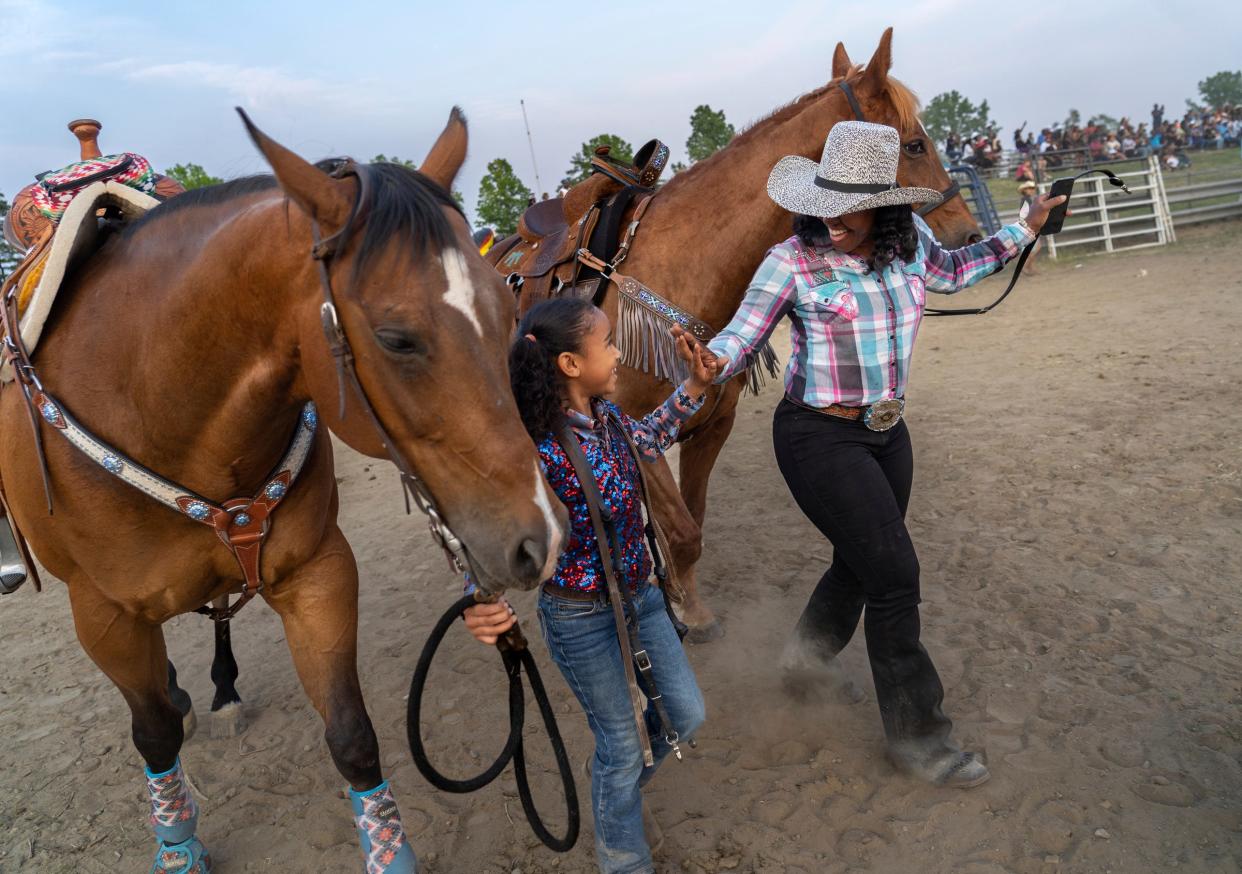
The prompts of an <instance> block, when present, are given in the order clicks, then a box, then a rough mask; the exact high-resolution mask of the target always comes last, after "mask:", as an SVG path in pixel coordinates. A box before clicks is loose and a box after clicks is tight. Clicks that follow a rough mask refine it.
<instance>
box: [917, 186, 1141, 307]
mask: <svg viewBox="0 0 1242 874" xmlns="http://www.w3.org/2000/svg"><path fill="white" fill-rule="evenodd" d="M1091 173H1103V174H1104V175H1105V176H1107V177H1108V182H1109V184H1110V185H1115V186H1116V187H1118V188H1120V189H1121V190H1122V191H1124V192H1126V194H1129V193H1130V189H1129V188H1126V183H1125V182H1124V181H1123V180H1122V179H1121V177H1120V176H1118V175H1117V174H1116V173H1114V172H1113V171H1112V170H1105V169H1104V168H1103V167H1096V168H1093V169H1091V170H1084V171H1083V172H1081V173H1079V174H1078V175H1077V176H1075V177H1074V180H1075V181H1077V180H1079V179H1081V178H1082V177H1084V176H1087V175H1089V174H1091ZM1067 205H1068V204H1067ZM1041 236H1043V234H1042V229H1041V233H1039V234H1036V235H1035V239H1034V240H1032V241H1031V242H1030V243H1028V244H1027V245H1026V247H1025V248H1023V250H1022V254H1021V255H1019V256H1018V263H1017V264H1016V265H1015V266H1014V268H1013V276H1011V277H1010V279H1009V285H1008V286H1007V287H1006V288H1005V291H1004V292H1003V293H1002V294H1001V296H1000V297H998V298H997V299H996V300H994V301H992V302H991V303H990V304H988V305H987V306H985V307H964V308H962V309H939V308H936V307H924V308H923V315H925V316H981V315H983V314H984V313H986V312H988V311H989V310H993V309H995V308H996V307H997V306H999V305H1000V302H1001V301H1003V300H1004V299H1005V298H1007V297H1009V292H1011V291H1013V287H1014V286H1015V285H1017V284H1018V277H1019V276H1021V275H1022V268H1023V266H1025V264H1026V259H1027V258H1029V257H1030V255H1031V252H1032V251H1033V250H1034V248H1035V244H1036V243H1038V242H1039V238H1040V237H1041ZM1004 269H1005V265H1004V264H1001V265H1000V266H999V267H997V268H996V271H995V272H996V273H999V272H1000V271H1002V270H1004Z"/></svg>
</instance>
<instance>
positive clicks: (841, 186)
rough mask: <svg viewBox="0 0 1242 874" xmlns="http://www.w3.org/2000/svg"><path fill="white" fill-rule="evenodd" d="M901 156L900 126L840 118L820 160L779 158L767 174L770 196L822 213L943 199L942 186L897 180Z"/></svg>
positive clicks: (802, 210)
mask: <svg viewBox="0 0 1242 874" xmlns="http://www.w3.org/2000/svg"><path fill="white" fill-rule="evenodd" d="M900 156H901V140H900V138H899V137H898V136H897V131H896V129H894V128H891V127H888V126H887V125H883V124H872V123H871V122H867V121H841V122H837V123H836V124H835V125H833V127H832V130H830V131H829V132H828V140H827V142H825V143H824V156H823V157H822V158H821V159H820V161H819V163H818V164H816V163H815V162H814V161H812V160H811V159H810V158H803V157H802V156H801V155H789V156H787V157H784V158H781V159H780V160H779V161H777V162H776V166H775V167H773V168H772V173H771V175H770V176H768V196H769V197H771V198H772V199H773V200H774V201H776V202H777V203H778V204H779V205H781V206H783V207H784V208H785V209H787V210H789V211H790V212H796V213H800V214H802V215H812V216H817V217H819V218H835V217H836V216H839V215H845V214H846V213H847V212H861V211H862V210H864V209H874V208H876V207H878V206H896V205H898V204H903V203H939V202H940V194H939V192H936V191H933V190H932V189H930V188H902V187H901V186H899V185H898V184H897V159H898V158H899V157H900Z"/></svg>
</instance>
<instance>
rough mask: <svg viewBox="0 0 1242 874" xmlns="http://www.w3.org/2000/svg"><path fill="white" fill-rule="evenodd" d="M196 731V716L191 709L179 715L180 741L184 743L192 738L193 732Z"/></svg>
mask: <svg viewBox="0 0 1242 874" xmlns="http://www.w3.org/2000/svg"><path fill="white" fill-rule="evenodd" d="M197 729H198V716H196V715H195V713H194V708H193V707H191V708H190V709H189V710H187V711H186V712H185V713H183V714H182V715H181V741H182V743H184V742H185V741H187V740H189V739H190V738H192V737H193V736H194V732H195V731H196V730H197Z"/></svg>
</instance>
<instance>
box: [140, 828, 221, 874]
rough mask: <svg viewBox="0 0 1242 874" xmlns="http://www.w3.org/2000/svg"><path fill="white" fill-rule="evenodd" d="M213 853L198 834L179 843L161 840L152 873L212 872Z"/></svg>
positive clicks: (186, 873)
mask: <svg viewBox="0 0 1242 874" xmlns="http://www.w3.org/2000/svg"><path fill="white" fill-rule="evenodd" d="M210 872H211V854H210V853H208V852H207V848H206V847H204V846H203V842H202V841H200V840H199V839H198V837H197V836H193V837H191V838H190V839H189V840H185V841H182V842H181V843H179V844H166V843H164V842H163V841H160V846H159V849H158V850H156V851H155V862H154V863H152V865H151V874H210Z"/></svg>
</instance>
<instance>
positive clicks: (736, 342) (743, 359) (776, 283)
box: [707, 245, 797, 383]
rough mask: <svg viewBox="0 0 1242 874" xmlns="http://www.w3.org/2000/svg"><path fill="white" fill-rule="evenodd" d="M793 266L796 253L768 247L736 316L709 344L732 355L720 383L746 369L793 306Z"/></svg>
mask: <svg viewBox="0 0 1242 874" xmlns="http://www.w3.org/2000/svg"><path fill="white" fill-rule="evenodd" d="M793 267H794V260H793V254H792V253H791V252H790V251H789V250H788V249H787V248H786V247H785V246H783V245H782V246H775V247H773V248H772V249H771V250H769V251H768V254H767V257H766V258H764V259H763V263H762V264H760V265H759V269H758V270H756V271H755V276H754V278H753V279H751V281H750V287H749V288H748V289H746V296H745V297H743V298H742V305H741V306H739V307H738V310H737V312H736V313H735V314H734V316H733V320H732V321H730V322H729V324H728V325H727V326H726V327H725V329H724V330H723V331H721V332H720V333H719V334H717V335H716V336H715V337H714V338H713V339H712V341H711V342H710V343H708V344H707V348H708V349H710V350H711V351H712V352H714V353H715V354H716V355H723V356H726V357H728V359H729V366H728V367H726V368H725V369H724V370H722V371H721V372H720V373H719V374H718V375H717V377H716V382H717V383H721V382H727V381H728V380H729V379H731V378H732V377H734V376H736V375H737V374H738V373H739V372H741V371H742V370H743V369H745V367H746V365H747V364H748V363H749V361H750V357H751V356H752V355H754V354H755V353H756V352H757V351H758V350H760V349H762V348H763V345H764V344H765V343H767V342H768V338H769V337H771V336H772V332H773V331H774V330H776V326H777V324H778V323H779V322H780V320H781V319H783V318H784V317H785V316H786V315H787V314H788V313H789V311H790V310H791V309H792V308H793V305H794V301H795V300H796V298H797V283H796V281H795V280H794V271H793Z"/></svg>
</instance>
